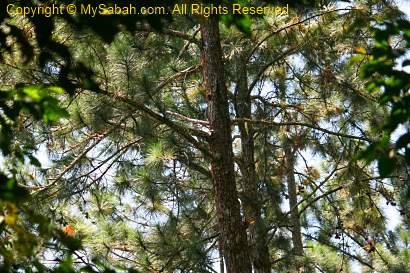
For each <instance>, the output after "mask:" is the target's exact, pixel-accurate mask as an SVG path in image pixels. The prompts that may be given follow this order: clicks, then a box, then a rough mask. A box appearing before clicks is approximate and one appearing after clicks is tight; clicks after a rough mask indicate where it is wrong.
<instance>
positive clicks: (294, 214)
mask: <svg viewBox="0 0 410 273" xmlns="http://www.w3.org/2000/svg"><path fill="white" fill-rule="evenodd" d="M286 141H287V143H285V145H284V150H285V158H286V180H287V184H288V195H289V207H290V209H292V211H291V212H290V224H291V226H292V229H291V231H292V243H293V253H294V254H295V255H297V256H303V243H302V232H301V227H300V219H299V210H298V208H297V203H298V199H297V189H296V181H295V171H294V168H295V155H294V151H293V150H292V147H291V143H290V140H288V139H287V140H286Z"/></svg>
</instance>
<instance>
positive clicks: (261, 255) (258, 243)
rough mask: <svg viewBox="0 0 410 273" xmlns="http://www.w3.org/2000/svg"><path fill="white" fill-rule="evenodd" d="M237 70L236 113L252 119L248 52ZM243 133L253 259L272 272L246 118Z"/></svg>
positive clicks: (259, 271) (260, 271) (258, 270)
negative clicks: (247, 64) (247, 62)
mask: <svg viewBox="0 0 410 273" xmlns="http://www.w3.org/2000/svg"><path fill="white" fill-rule="evenodd" d="M236 74H237V76H238V78H237V80H236V92H235V94H236V114H237V117H238V118H243V119H251V117H252V115H251V98H250V92H249V90H248V75H247V70H246V56H245V54H243V56H242V57H240V58H239V60H238V63H237V69H236ZM239 131H240V134H241V148H242V154H241V160H240V161H241V163H240V170H241V174H242V188H243V198H242V203H243V211H244V215H245V218H246V221H247V223H248V227H249V244H250V249H251V252H250V254H251V261H252V265H253V269H254V272H255V273H270V272H271V271H272V269H271V259H270V255H269V249H268V246H267V241H268V240H267V237H268V234H267V229H266V226H265V223H264V221H263V219H262V217H261V201H260V199H261V198H260V194H259V191H258V188H257V176H256V170H255V159H254V141H253V134H254V131H253V126H252V124H251V123H247V122H245V121H240V122H239Z"/></svg>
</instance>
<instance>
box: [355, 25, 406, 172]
mask: <svg viewBox="0 0 410 273" xmlns="http://www.w3.org/2000/svg"><path fill="white" fill-rule="evenodd" d="M373 33H374V39H375V41H374V45H373V47H372V48H371V49H370V50H369V52H368V53H367V54H368V58H369V61H368V63H367V64H366V65H365V66H364V67H363V68H362V73H361V76H362V78H364V79H367V80H368V83H367V89H368V90H369V91H370V92H376V93H380V98H379V100H380V104H381V105H387V106H388V109H389V116H388V117H387V118H386V119H385V120H384V121H383V122H382V124H380V125H379V127H378V128H375V130H377V131H379V132H381V137H379V139H378V140H376V141H374V142H373V143H372V144H371V145H369V147H368V148H367V149H366V151H365V152H364V153H362V155H361V157H362V158H365V159H366V160H368V161H372V160H377V161H378V168H379V172H380V175H381V176H383V177H387V176H389V175H390V174H391V173H392V172H393V171H394V170H395V169H397V168H398V167H399V166H400V162H403V161H404V162H405V164H409V163H410V147H409V144H410V132H409V130H408V128H409V126H408V123H409V121H410V111H409V109H410V95H409V92H408V90H409V88H410V75H409V73H408V72H406V70H405V69H406V67H407V66H408V64H409V62H410V60H409V59H407V55H406V54H407V53H408V49H409V48H410V22H409V21H407V20H405V19H400V18H397V19H396V20H393V21H389V22H383V23H380V24H379V25H378V26H377V27H375V28H374V29H373ZM395 41H397V44H393V43H395ZM400 125H401V126H402V127H399V126H400ZM396 129H398V130H400V135H399V137H398V138H397V140H396V141H395V143H394V144H392V143H391V137H392V134H393V132H394V131H395V130H396Z"/></svg>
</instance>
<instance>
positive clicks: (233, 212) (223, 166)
mask: <svg viewBox="0 0 410 273" xmlns="http://www.w3.org/2000/svg"><path fill="white" fill-rule="evenodd" d="M201 38H202V54H201V58H202V68H203V77H204V83H205V89H206V98H207V102H208V108H207V115H208V121H209V126H210V132H211V137H210V140H209V148H210V152H211V157H212V159H211V172H212V178H213V184H214V191H215V205H216V212H217V219H218V226H219V232H220V236H221V243H222V251H223V254H224V260H225V264H226V269H227V273H251V272H252V269H251V263H250V260H249V254H248V244H247V238H246V231H245V227H244V225H243V223H242V219H241V215H240V207H239V201H238V192H237V189H236V184H235V172H234V164H233V152H232V136H231V124H230V117H229V105H228V96H227V92H228V91H227V88H226V85H225V75H224V64H223V60H222V49H221V43H220V37H219V21H218V18H217V17H215V16H210V17H209V18H208V19H204V21H203V22H202V23H201Z"/></svg>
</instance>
